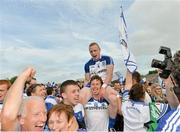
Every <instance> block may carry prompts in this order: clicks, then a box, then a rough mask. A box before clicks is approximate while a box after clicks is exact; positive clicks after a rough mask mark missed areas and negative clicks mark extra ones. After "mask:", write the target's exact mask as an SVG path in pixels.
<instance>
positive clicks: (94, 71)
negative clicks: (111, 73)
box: [84, 56, 114, 80]
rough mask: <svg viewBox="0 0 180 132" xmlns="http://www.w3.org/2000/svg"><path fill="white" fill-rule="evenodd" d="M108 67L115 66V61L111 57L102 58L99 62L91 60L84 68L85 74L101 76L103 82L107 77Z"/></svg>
mask: <svg viewBox="0 0 180 132" xmlns="http://www.w3.org/2000/svg"><path fill="white" fill-rule="evenodd" d="M107 65H114V62H113V59H112V58H111V57H110V56H101V57H100V59H99V60H94V59H93V58H91V59H90V60H89V61H88V62H87V63H86V64H85V66H84V70H85V73H90V77H92V76H93V75H99V76H100V77H101V78H102V79H103V80H105V78H106V76H107Z"/></svg>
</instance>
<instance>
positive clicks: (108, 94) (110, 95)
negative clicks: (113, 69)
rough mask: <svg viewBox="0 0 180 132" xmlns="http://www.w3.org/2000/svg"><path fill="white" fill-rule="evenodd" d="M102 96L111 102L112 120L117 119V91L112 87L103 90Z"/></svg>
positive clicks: (110, 113)
mask: <svg viewBox="0 0 180 132" xmlns="http://www.w3.org/2000/svg"><path fill="white" fill-rule="evenodd" d="M101 92H102V96H103V97H104V98H105V99H107V100H108V102H109V116H110V117H111V118H115V117H116V115H117V111H118V103H119V102H118V98H117V95H118V93H117V91H115V90H114V89H113V88H112V87H107V88H101Z"/></svg>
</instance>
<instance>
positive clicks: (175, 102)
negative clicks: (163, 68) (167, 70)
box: [164, 76, 179, 108]
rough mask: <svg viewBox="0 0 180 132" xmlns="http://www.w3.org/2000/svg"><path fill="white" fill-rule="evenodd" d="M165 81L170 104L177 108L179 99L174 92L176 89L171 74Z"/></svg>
mask: <svg viewBox="0 0 180 132" xmlns="http://www.w3.org/2000/svg"><path fill="white" fill-rule="evenodd" d="M164 83H165V88H166V97H167V100H168V104H169V105H170V106H171V107H172V108H176V107H177V106H178V105H179V100H178V98H177V96H176V95H175V93H174V89H173V87H174V86H173V83H172V80H171V78H170V76H169V77H168V78H167V79H165V80H164Z"/></svg>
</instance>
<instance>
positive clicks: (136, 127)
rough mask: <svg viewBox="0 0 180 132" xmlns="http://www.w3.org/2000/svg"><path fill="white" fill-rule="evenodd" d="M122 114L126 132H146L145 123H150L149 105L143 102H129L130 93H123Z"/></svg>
mask: <svg viewBox="0 0 180 132" xmlns="http://www.w3.org/2000/svg"><path fill="white" fill-rule="evenodd" d="M122 114H123V117H124V131H125V132H126V131H127V132H130V131H138V132H146V128H144V123H146V122H149V121H150V112H149V105H147V104H146V103H144V102H141V101H139V102H137V101H136V102H134V101H132V100H129V95H128V91H125V92H123V102H122Z"/></svg>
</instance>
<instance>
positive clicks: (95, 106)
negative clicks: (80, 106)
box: [84, 98, 109, 131]
mask: <svg viewBox="0 0 180 132" xmlns="http://www.w3.org/2000/svg"><path fill="white" fill-rule="evenodd" d="M108 105H109V103H108V102H107V101H106V100H105V99H102V100H100V101H97V100H95V99H93V98H91V99H90V100H89V101H88V103H87V104H86V105H85V106H84V108H85V122H86V128H87V131H108V125H109V111H108Z"/></svg>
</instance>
